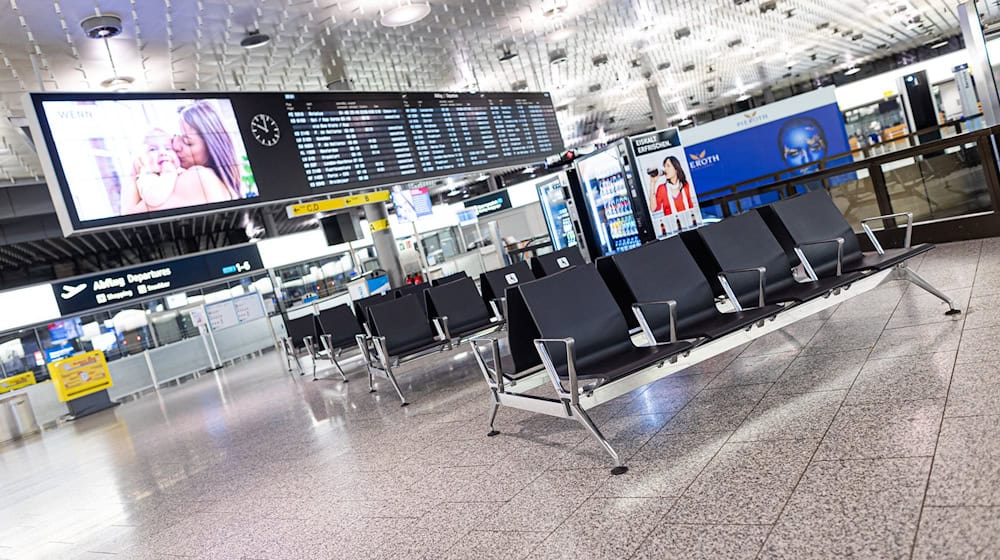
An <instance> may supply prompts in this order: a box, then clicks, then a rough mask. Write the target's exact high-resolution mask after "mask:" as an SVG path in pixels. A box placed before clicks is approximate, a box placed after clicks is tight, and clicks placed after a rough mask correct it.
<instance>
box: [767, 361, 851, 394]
mask: <svg viewBox="0 0 1000 560" xmlns="http://www.w3.org/2000/svg"><path fill="white" fill-rule="evenodd" d="M867 357H868V351H867V350H855V351H852V352H841V353H837V354H820V355H816V356H800V357H798V358H796V359H795V361H794V362H792V363H791V365H789V366H788V369H786V370H785V372H784V373H783V374H782V375H781V377H779V378H778V380H777V381H776V382H775V384H774V387H772V388H771V391H770V392H771V393H781V394H795V393H808V392H811V391H834V390H841V389H844V390H846V389H850V388H851V384H852V383H854V378H855V377H857V375H858V372H859V371H861V367H862V366H863V365H864V364H865V359H866V358H867Z"/></svg>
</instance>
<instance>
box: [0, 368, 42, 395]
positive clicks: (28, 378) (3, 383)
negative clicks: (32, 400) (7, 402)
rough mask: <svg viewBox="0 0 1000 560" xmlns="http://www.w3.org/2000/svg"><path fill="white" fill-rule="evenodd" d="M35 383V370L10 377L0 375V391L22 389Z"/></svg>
mask: <svg viewBox="0 0 1000 560" xmlns="http://www.w3.org/2000/svg"><path fill="white" fill-rule="evenodd" d="M34 384H35V372H33V371H29V372H25V373H19V374H17V375H12V376H10V377H0V393H6V392H8V391H15V390H17V389H22V388H24V387H27V386H28V385H34Z"/></svg>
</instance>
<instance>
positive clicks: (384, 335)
mask: <svg viewBox="0 0 1000 560" xmlns="http://www.w3.org/2000/svg"><path fill="white" fill-rule="evenodd" d="M420 295H422V296H424V297H425V298H426V301H423V302H422V301H421V300H420V299H418V295H417V294H409V295H405V296H403V297H399V298H395V299H391V300H388V301H382V302H380V303H377V304H375V305H370V306H368V307H367V312H368V325H369V328H370V331H371V332H370V334H368V335H362V334H359V335H358V336H357V343H358V346H359V347H360V348H361V351H362V355H363V356H364V358H365V362H366V365H367V367H368V385H369V389H370V390H371V391H372V392H374V391H375V379H374V376H375V373H380V374H382V375H384V376H385V377H386V378H387V379H388V380H389V382H390V384H392V387H393V389H395V391H396V393H397V395H399V399H400V401H401V402H402V405H403V406H406V405H407V404H409V403H408V402H407V400H406V397H405V396H404V395H403V391H402V389H401V388H400V386H399V382H398V380H397V379H396V368H397V367H399V366H401V365H403V364H405V363H407V362H410V361H413V360H417V359H420V358H424V357H426V356H430V355H433V354H437V353H439V352H443V351H446V350H450V349H452V348H453V345H454V343H455V341H460V340H461V339H462V338H465V337H468V336H470V335H483V334H485V333H487V332H489V331H491V330H496V329H497V328H498V327H499V326H500V324H501V323H500V322H499V320H497V319H496V318H495V317H493V316H491V314H490V312H489V309H488V308H487V307H486V304H485V303H484V302H483V299H482V296H481V295H480V294H479V291H478V290H477V289H476V284H475V282H474V281H473V280H472V278H469V277H468V276H465V277H463V278H458V279H455V280H454V281H453V282H448V283H445V284H441V285H440V286H435V287H431V288H427V289H426V290H424V291H423V293H422V294H420Z"/></svg>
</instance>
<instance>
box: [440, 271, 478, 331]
mask: <svg viewBox="0 0 1000 560" xmlns="http://www.w3.org/2000/svg"><path fill="white" fill-rule="evenodd" d="M427 314H428V316H429V317H447V318H448V330H449V331H451V332H452V333H453V334H454V333H462V332H464V330H465V329H466V328H468V327H471V326H473V325H482V324H484V323H486V322H488V321H489V320H490V311H489V309H487V307H486V303H484V302H483V298H482V296H480V295H479V290H477V289H476V282H475V281H474V280H473V279H472V278H469V277H468V276H466V277H465V278H462V279H459V280H456V281H454V282H449V283H447V284H442V285H441V286H437V287H434V288H431V289H429V290H427Z"/></svg>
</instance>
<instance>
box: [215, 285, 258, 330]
mask: <svg viewBox="0 0 1000 560" xmlns="http://www.w3.org/2000/svg"><path fill="white" fill-rule="evenodd" d="M205 312H206V315H207V316H208V324H209V325H210V326H211V327H212V330H213V331H220V330H223V329H228V328H231V327H235V326H237V325H240V324H243V323H249V322H251V321H256V320H258V319H263V318H264V317H265V316H266V314H265V313H264V306H263V304H262V303H261V298H260V295H258V294H256V293H252V294H245V295H242V296H236V297H234V298H232V299H227V300H225V301H220V302H216V303H210V304H208V305H206V306H205Z"/></svg>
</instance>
